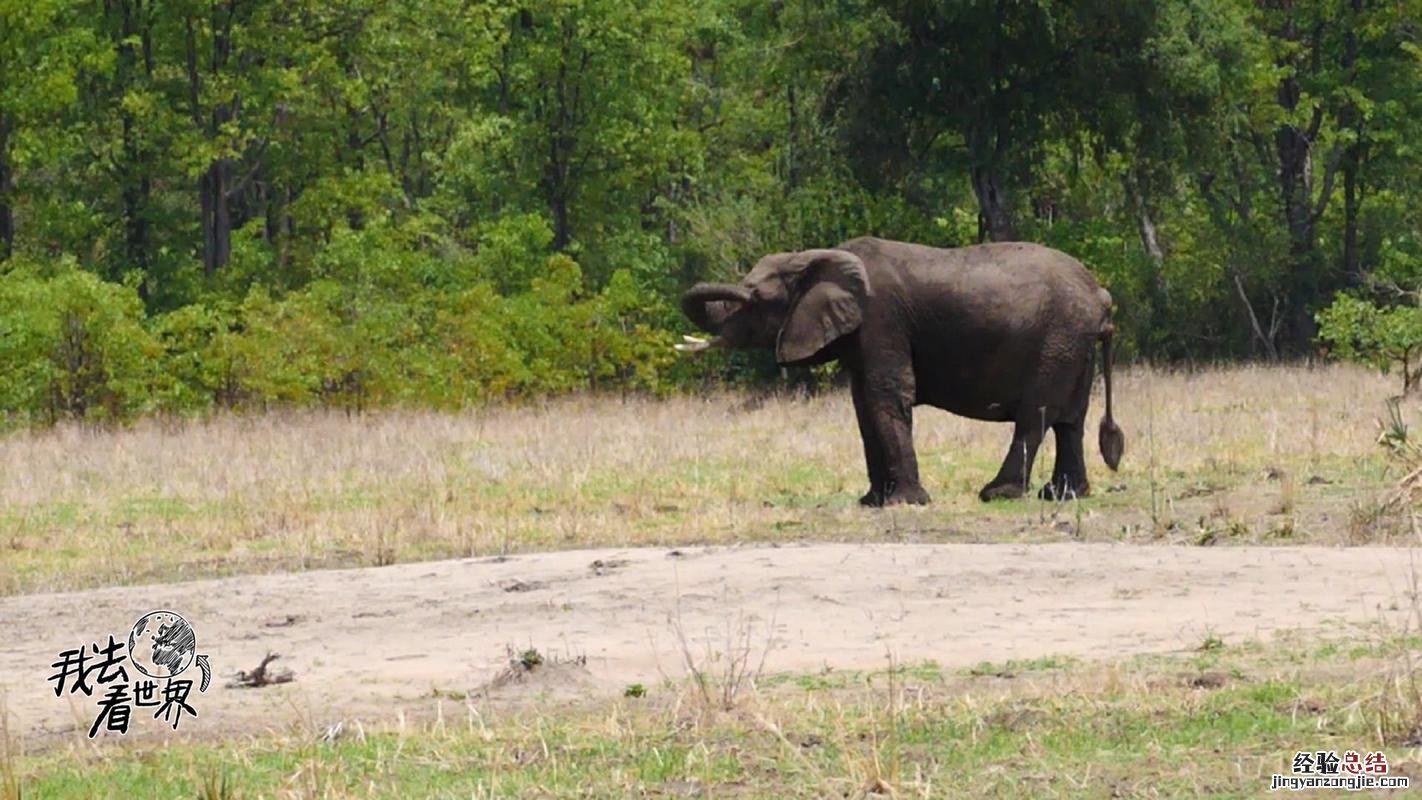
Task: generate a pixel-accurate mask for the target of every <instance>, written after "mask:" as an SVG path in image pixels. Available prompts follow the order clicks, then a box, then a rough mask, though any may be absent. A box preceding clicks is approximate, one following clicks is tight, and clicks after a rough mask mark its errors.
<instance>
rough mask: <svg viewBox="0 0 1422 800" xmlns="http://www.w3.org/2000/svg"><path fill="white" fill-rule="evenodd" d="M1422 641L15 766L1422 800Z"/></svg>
mask: <svg viewBox="0 0 1422 800" xmlns="http://www.w3.org/2000/svg"><path fill="white" fill-rule="evenodd" d="M1419 646H1422V640H1419V639H1418V638H1417V637H1415V636H1411V635H1405V634H1402V633H1401V632H1399V631H1392V632H1386V631H1378V630H1374V631H1370V632H1358V631H1354V632H1352V633H1351V634H1350V635H1348V636H1345V637H1334V638H1328V639H1319V638H1316V637H1295V636H1291V635H1285V636H1281V637H1278V638H1276V639H1274V640H1272V641H1270V642H1267V643H1262V644H1261V643H1246V644H1240V645H1235V644H1231V643H1227V642H1222V641H1218V640H1211V639H1206V640H1204V641H1202V642H1201V643H1200V645H1199V648H1198V649H1197V650H1196V651H1194V652H1188V653H1178V654H1172V655H1166V656H1151V657H1139V658H1135V659H1130V660H1127V661H1123V662H1118V663H1106V664H1100V663H1081V662H1077V661H1073V660H1071V659H1061V658H1042V659H1036V660H1033V661H1030V662H1023V663H1006V664H980V665H978V666H977V667H973V668H971V669H965V670H953V671H950V670H944V669H941V668H939V667H938V666H937V665H935V664H931V663H928V664H910V665H907V666H905V665H893V664H886V668H885V669H883V670H879V671H874V672H870V673H859V672H855V673H841V672H828V673H819V674H802V675H775V676H766V677H764V678H762V679H761V680H760V681H759V682H758V683H757V684H756V685H755V686H754V687H752V686H751V685H750V684H749V683H747V684H745V685H743V686H741V687H740V690H739V691H738V692H736V693H733V694H731V695H729V696H730V697H731V701H730V702H729V703H727V702H723V698H725V697H726V696H727V695H726V694H725V693H722V692H720V691H719V688H720V687H719V686H715V685H713V686H712V691H709V692H707V693H706V694H704V695H703V694H702V693H700V692H698V691H697V690H696V689H695V688H694V684H681V685H667V686H654V687H649V688H647V689H646V691H645V694H640V695H639V696H628V697H623V698H620V699H616V700H609V701H604V702H597V703H590V704H581V705H576V706H572V707H566V706H563V705H562V704H559V703H540V702H538V698H537V697H536V696H530V702H529V703H528V704H525V705H521V706H517V707H514V708H504V709H499V708H493V709H490V708H489V707H487V706H480V705H475V704H473V703H469V704H467V705H466V704H465V703H462V702H459V701H458V700H453V701H451V702H450V703H449V705H448V709H447V713H445V714H444V715H442V716H441V717H440V718H438V719H436V720H432V721H425V722H420V723H405V724H398V725H387V726H383V727H380V728H371V729H365V728H356V727H354V726H352V727H351V728H347V729H344V730H342V731H341V732H339V733H337V734H331V733H329V732H324V733H323V731H321V730H319V729H311V728H309V727H303V726H302V725H300V724H294V725H293V726H292V728H291V730H290V731H289V732H288V733H287V734H285V735H281V736H276V737H264V738H259V739H246V740H229V741H224V742H209V743H183V744H175V745H170V746H166V747H160V748H156V749H155V748H137V749H130V748H123V747H111V748H104V749H102V750H99V749H96V750H93V751H86V750H82V749H78V750H71V751H61V752H53V753H49V754H46V755H42V756H24V757H17V756H13V755H12V756H10V757H9V758H0V798H6V799H7V800H9V799H10V798H16V797H20V796H23V797H44V798H99V797H195V798H204V799H208V800H217V799H218V798H257V797H269V798H273V797H280V798H369V797H392V798H394V797H449V798H455V797H459V798H526V797H584V798H625V797H730V798H760V797H763V798H786V797H839V798H868V797H906V798H907V797H912V798H929V797H964V796H968V797H1023V796H1028V797H1082V798H1095V797H1108V796H1109V797H1161V796H1164V797H1172V796H1179V797H1249V796H1258V795H1264V794H1267V793H1268V792H1267V788H1268V785H1269V776H1270V775H1272V774H1274V773H1276V772H1279V773H1284V774H1289V772H1290V761H1291V759H1292V757H1293V754H1294V752H1296V751H1299V750H1303V751H1309V752H1314V751H1318V750H1334V751H1337V752H1340V753H1341V752H1343V751H1346V750H1359V751H1368V750H1373V749H1380V750H1384V752H1387V753H1388V755H1389V757H1390V758H1391V765H1392V771H1391V774H1392V775H1394V776H1396V775H1409V776H1411V778H1412V780H1413V781H1414V785H1415V782H1416V781H1418V780H1419V779H1422V765H1419V763H1418V760H1417V758H1416V752H1417V750H1416V748H1417V746H1418V745H1419V744H1422V741H1420V740H1419V737H1422V729H1419V728H1418V727H1417V723H1418V722H1419V721H1422V720H1419V718H1418V717H1417V716H1416V712H1417V711H1418V710H1419V709H1422V702H1419V697H1418V691H1419V687H1418V684H1417V682H1416V678H1415V677H1414V675H1415V673H1414V672H1412V671H1411V669H1410V665H1411V659H1413V658H1415V653H1416V651H1417V649H1418V647H1419ZM712 680H713V681H714V677H713V678H712ZM629 694H632V695H638V694H639V693H638V692H635V691H633V692H629Z"/></svg>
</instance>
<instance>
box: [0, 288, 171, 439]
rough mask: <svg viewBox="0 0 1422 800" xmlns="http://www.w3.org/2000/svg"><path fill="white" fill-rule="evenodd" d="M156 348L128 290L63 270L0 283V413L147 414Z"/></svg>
mask: <svg viewBox="0 0 1422 800" xmlns="http://www.w3.org/2000/svg"><path fill="white" fill-rule="evenodd" d="M157 356H158V347H157V343H156V341H155V340H154V338H153V336H152V335H151V334H150V333H149V332H148V331H147V330H146V329H145V328H144V327H143V306H142V304H141V303H140V302H139V299H138V295H137V294H136V293H135V292H134V291H133V290H132V289H130V288H127V287H124V286H118V285H115V284H111V283H105V282H103V281H101V280H99V279H98V277H96V276H95V275H93V274H92V273H89V272H84V271H82V270H78V269H73V268H72V267H68V266H67V265H63V266H60V267H58V268H57V270H56V272H55V273H54V274H51V275H45V274H43V273H42V272H41V271H39V270H36V269H30V268H25V267H21V268H19V269H15V270H13V271H11V272H9V273H8V274H5V275H3V276H0V410H2V411H3V412H4V413H5V414H7V415H19V416H21V417H28V418H33V419H42V420H48V421H51V422H52V421H55V420H58V419H64V418H74V419H118V418H123V417H126V416H129V415H132V414H134V413H137V412H140V411H144V410H147V409H149V408H152V407H153V405H154V404H153V395H154V392H155V389H157V388H158V387H159V386H160V380H161V374H160V373H159V372H158V371H157V370H155V369H154V367H153V365H154V361H155V359H156V357H157Z"/></svg>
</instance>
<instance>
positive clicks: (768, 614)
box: [0, 544, 1416, 746]
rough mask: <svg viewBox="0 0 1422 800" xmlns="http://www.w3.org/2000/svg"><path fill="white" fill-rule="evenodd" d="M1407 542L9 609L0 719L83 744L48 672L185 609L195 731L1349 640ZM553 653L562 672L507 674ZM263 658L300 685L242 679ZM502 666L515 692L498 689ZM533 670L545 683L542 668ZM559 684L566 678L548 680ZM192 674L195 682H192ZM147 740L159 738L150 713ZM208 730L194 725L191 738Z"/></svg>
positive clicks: (612, 572) (498, 572)
mask: <svg viewBox="0 0 1422 800" xmlns="http://www.w3.org/2000/svg"><path fill="white" fill-rule="evenodd" d="M1415 574H1416V566H1415V560H1414V551H1413V550H1410V549H1405V548H1384V547H1365V548H1324V547H1228V548H1198V547H1168V546H1139V545H1110V544H1044V545H1021V546H1018V545H977V544H804V545H800V544H790V545H783V546H743V547H713V548H688V549H685V550H671V549H667V548H657V549H621V550H575V551H566V552H556V553H541V554H533V555H520V556H516V557H509V558H483V559H463V560H453V561H442V562H433V563H415V564H401V565H396V566H390V567H381V568H368V569H350V570H330V571H316V572H303V573H294V574H279V575H264V576H246V577H236V578H225V579H219V580H202V581H194V582H189V583H179V584H165V585H154V586H132V587H122V588H107V589H97V590H89V591H83V592H71V593H56V594H34V595H24V596H17V597H10V598H4V599H0V703H3V705H0V711H4V710H6V709H8V713H9V715H10V724H9V731H10V735H11V736H17V737H19V739H20V740H21V741H22V742H24V743H26V745H27V746H44V744H45V743H46V742H48V743H57V742H59V741H61V740H66V739H68V740H75V739H78V738H79V737H82V736H83V730H82V729H83V728H87V725H88V722H89V720H90V719H91V718H92V715H93V700H92V699H90V698H85V697H83V696H82V695H72V696H71V695H66V696H65V697H63V698H56V697H55V695H54V693H53V691H52V689H51V686H50V684H49V683H47V682H46V676H47V675H49V674H50V673H51V672H52V671H53V670H52V669H51V668H50V664H51V662H53V661H54V660H55V658H56V655H57V654H58V653H59V652H60V651H62V650H64V649H67V648H71V647H75V646H77V645H78V644H80V643H88V642H93V641H96V640H100V641H102V640H105V638H106V637H107V635H108V634H109V633H113V634H114V635H115V636H116V637H118V638H120V639H122V638H124V637H125V636H126V635H127V631H128V630H129V628H130V627H131V626H132V624H133V622H134V620H135V619H137V618H138V617H139V616H141V615H143V614H144V613H146V612H148V611H151V610H154V609H160V608H166V609H172V610H175V611H178V612H179V613H181V614H183V615H184V616H186V617H187V618H188V620H189V621H190V622H192V624H193V626H194V628H195V629H196V632H197V640H198V647H197V650H198V652H199V653H205V654H207V655H208V656H210V658H211V663H212V666H213V670H214V672H215V675H214V679H213V686H212V688H211V689H210V690H209V691H208V693H207V694H205V695H201V696H196V697H195V698H194V701H193V703H194V706H195V707H196V708H197V709H198V711H199V714H200V716H199V718H198V719H196V720H188V721H187V722H186V723H185V725H184V729H183V730H182V731H180V732H179V734H178V735H179V736H183V735H185V734H188V735H191V734H192V733H193V732H196V734H197V735H200V736H218V737H226V736H233V735H240V734H248V733H256V732H260V731H263V730H268V729H275V730H282V729H288V728H290V727H291V726H293V725H309V726H311V728H312V729H313V730H318V731H319V730H321V729H323V728H325V727H326V726H330V725H334V724H336V723H340V722H342V721H344V723H345V724H346V725H350V724H353V722H352V721H354V720H359V721H361V722H362V723H363V724H369V723H370V722H374V721H378V720H391V719H394V718H396V717H397V716H398V715H400V714H418V715H426V714H430V713H438V711H439V706H441V705H443V706H445V707H448V705H449V704H450V703H456V704H458V706H459V708H460V710H461V713H463V712H462V709H463V705H464V704H465V703H471V702H479V700H480V698H482V697H487V696H490V695H493V696H507V695H509V694H510V693H513V694H518V693H523V694H524V695H525V696H532V697H537V698H538V699H539V701H540V702H550V701H552V702H572V701H576V700H577V699H579V698H582V697H587V696H605V695H608V694H614V693H620V692H622V691H623V690H624V689H625V688H626V687H627V686H629V685H630V684H634V683H642V684H645V685H646V686H647V687H649V690H650V691H653V692H655V691H657V690H658V689H657V687H658V684H659V682H660V681H661V680H662V679H663V678H680V677H681V676H683V675H684V674H685V671H686V666H685V665H686V661H687V655H686V654H687V653H688V652H689V653H690V657H691V659H692V660H693V662H694V663H696V664H698V665H699V666H701V667H702V668H704V669H706V670H708V671H709V672H710V673H712V674H713V675H714V674H716V673H717V672H718V671H719V670H720V669H721V665H723V664H724V663H725V655H726V653H727V652H728V650H731V651H733V650H735V649H736V645H735V644H734V642H737V641H739V642H749V643H750V650H751V660H752V661H753V662H756V663H758V662H759V661H760V660H761V658H762V657H763V658H764V669H765V670H766V671H767V672H777V671H789V670H796V671H819V670H845V669H879V668H883V667H885V666H886V665H887V664H888V659H889V657H890V655H892V657H893V658H894V659H895V660H897V661H899V662H901V663H904V662H907V663H916V662H921V661H924V660H929V659H931V660H934V661H937V662H938V663H940V664H942V665H944V666H945V667H959V666H970V665H975V664H978V663H979V662H983V661H989V662H995V663H1001V662H1004V661H1007V660H1009V659H1026V658H1034V657H1041V656H1047V655H1073V656H1079V657H1085V658H1091V659H1097V658H1112V657H1119V656H1124V655H1131V654H1138V653H1157V652H1165V651H1179V650H1186V649H1191V648H1197V647H1199V646H1201V644H1202V643H1203V642H1205V641H1206V640H1209V639H1220V640H1223V642H1224V643H1225V644H1226V646H1228V645H1231V644H1234V643H1237V642H1241V641H1244V640H1246V639H1250V638H1256V637H1264V636H1267V635H1269V634H1270V633H1271V632H1272V631H1275V630H1281V629H1288V630H1296V629H1305V630H1310V629H1320V630H1324V631H1334V632H1343V631H1344V630H1347V629H1351V628H1352V627H1353V626H1354V625H1355V624H1357V623H1366V622H1370V621H1375V620H1378V619H1380V618H1381V619H1387V618H1390V617H1400V615H1401V614H1403V613H1404V612H1405V610H1406V609H1408V608H1410V607H1411V601H1410V599H1408V597H1407V592H1408V591H1409V590H1410V588H1411V583H1412V581H1413V580H1414V576H1415ZM530 649H531V650H536V651H537V652H538V653H539V654H540V656H541V657H542V658H543V659H544V660H545V664H546V665H549V666H551V667H553V668H552V669H548V670H544V671H543V675H544V676H545V677H543V678H542V679H536V680H527V681H524V680H518V679H514V680H510V679H509V675H508V674H507V672H506V670H507V668H508V666H509V663H510V659H511V658H513V659H517V658H518V656H519V654H520V653H523V652H524V651H527V650H530ZM268 653H278V654H280V658H279V659H277V660H276V661H273V662H272V663H271V664H270V665H269V669H270V670H273V671H277V670H281V669H286V670H290V671H291V672H292V675H293V678H294V679H293V680H292V681H291V682H289V683H282V684H277V685H271V686H266V687H264V688H236V687H234V686H230V685H229V684H232V683H234V682H235V676H236V674H237V673H238V672H239V671H245V672H248V673H249V674H250V672H251V671H252V670H254V669H256V668H257V667H258V665H259V664H261V662H262V660H263V658H264V656H266V655H267V654H268ZM501 673H504V674H503V677H499V676H500V675H501ZM537 673H538V671H537V670H535V673H534V674H537ZM550 676H551V677H550ZM194 677H195V676H194ZM144 723H145V724H141V725H137V726H136V727H137V728H140V729H143V730H144V731H148V732H150V733H149V734H147V735H152V734H151V732H153V731H157V730H160V729H161V726H159V725H157V724H154V723H151V722H148V721H146V720H145V721H144ZM194 729H196V730H195V731H194Z"/></svg>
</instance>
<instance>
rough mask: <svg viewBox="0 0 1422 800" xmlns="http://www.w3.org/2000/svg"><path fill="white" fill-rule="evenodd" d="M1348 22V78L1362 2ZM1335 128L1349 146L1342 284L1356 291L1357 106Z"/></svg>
mask: <svg viewBox="0 0 1422 800" xmlns="http://www.w3.org/2000/svg"><path fill="white" fill-rule="evenodd" d="M1349 10H1350V11H1351V12H1352V18H1351V19H1350V20H1349V22H1348V33H1347V35H1346V37H1345V38H1344V44H1343V70H1344V72H1345V73H1348V74H1351V72H1352V70H1353V67H1354V65H1355V64H1356V63H1357V61H1358V31H1357V27H1358V24H1359V19H1358V17H1359V15H1360V14H1361V13H1362V11H1363V0H1352V2H1351V3H1349ZM1338 124H1339V127H1342V128H1344V129H1352V131H1353V134H1354V138H1353V142H1352V143H1351V144H1350V145H1348V148H1347V150H1346V151H1345V152H1344V153H1343V165H1342V170H1343V265H1342V266H1343V281H1344V283H1345V284H1346V285H1347V286H1349V287H1353V288H1356V287H1358V286H1361V285H1362V284H1363V275H1362V269H1361V266H1360V265H1359V263H1358V207H1359V205H1361V194H1362V191H1361V188H1362V187H1360V186H1359V185H1358V177H1359V171H1360V168H1361V166H1362V161H1363V121H1362V114H1361V113H1359V111H1358V107H1357V105H1355V104H1354V103H1352V102H1348V103H1345V104H1344V106H1343V108H1342V109H1341V110H1340V111H1339V115H1338Z"/></svg>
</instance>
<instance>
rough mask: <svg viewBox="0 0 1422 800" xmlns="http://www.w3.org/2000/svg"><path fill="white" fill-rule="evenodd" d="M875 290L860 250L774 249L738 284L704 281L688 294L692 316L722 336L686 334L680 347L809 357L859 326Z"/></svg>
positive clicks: (783, 358) (782, 358)
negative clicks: (706, 337)
mask: <svg viewBox="0 0 1422 800" xmlns="http://www.w3.org/2000/svg"><path fill="white" fill-rule="evenodd" d="M869 293H870V289H869V275H868V274H867V273H866V272H865V271H864V262H862V261H860V260H859V257H858V256H856V255H854V254H853V253H850V252H847V251H844V250H804V251H801V252H798V253H775V254H773V255H768V256H766V257H764V258H762V259H761V260H760V261H759V262H758V263H757V264H756V265H755V268H754V269H752V270H751V271H750V274H748V275H746V277H745V280H743V281H741V282H740V283H739V284H730V283H698V284H696V285H695V286H693V287H691V288H690V289H688V290H687V291H686V293H685V294H683V295H682V296H681V310H682V311H683V312H685V313H686V316H687V317H688V318H690V319H691V321H692V322H694V323H696V326H697V327H698V328H701V329H702V330H704V331H707V332H709V333H713V334H715V335H716V336H715V338H714V339H712V340H711V341H709V342H703V341H701V340H698V339H692V338H691V337H687V343H686V344H683V345H678V349H682V350H688V351H694V350H701V349H705V348H706V347H712V346H723V347H767V348H774V349H775V360H776V361H778V362H780V363H781V364H795V363H799V362H802V361H808V360H809V359H811V358H813V357H814V356H815V355H816V354H818V353H819V352H820V351H822V350H824V349H825V348H826V347H828V346H829V345H830V344H831V343H832V342H834V341H835V340H836V339H838V338H840V337H841V336H845V335H847V334H850V333H853V332H854V331H855V330H857V329H858V328H859V324H860V323H861V322H863V320H864V306H865V303H866V302H867V301H868V299H869Z"/></svg>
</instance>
